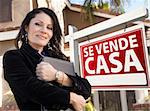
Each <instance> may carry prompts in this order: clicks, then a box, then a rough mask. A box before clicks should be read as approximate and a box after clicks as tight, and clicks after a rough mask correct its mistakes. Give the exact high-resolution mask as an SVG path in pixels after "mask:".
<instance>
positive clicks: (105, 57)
mask: <svg viewBox="0 0 150 111" xmlns="http://www.w3.org/2000/svg"><path fill="white" fill-rule="evenodd" d="M79 53H80V54H79V55H80V64H81V74H82V76H83V77H85V78H87V79H88V81H89V82H90V83H91V85H92V86H93V88H96V89H97V88H106V87H109V88H114V87H115V88H121V87H124V88H133V87H134V88H135V87H141V88H142V87H145V88H146V87H149V82H148V81H149V62H148V52H147V46H146V38H145V30H144V25H136V26H133V27H130V28H127V29H126V30H120V31H117V32H114V33H110V34H107V35H104V36H100V37H96V38H94V39H91V40H89V41H85V42H82V43H79Z"/></svg>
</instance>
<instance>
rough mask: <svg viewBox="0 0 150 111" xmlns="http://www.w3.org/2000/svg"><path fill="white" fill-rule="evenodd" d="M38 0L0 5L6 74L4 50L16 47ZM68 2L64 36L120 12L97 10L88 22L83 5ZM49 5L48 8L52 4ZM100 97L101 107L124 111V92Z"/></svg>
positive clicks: (148, 24) (131, 96) (149, 24)
mask: <svg viewBox="0 0 150 111" xmlns="http://www.w3.org/2000/svg"><path fill="white" fill-rule="evenodd" d="M38 2H39V0H1V1H0V6H2V7H0V14H1V15H0V75H2V57H3V54H4V52H5V51H6V50H9V49H14V48H15V46H14V39H15V37H16V35H17V33H18V30H19V27H20V24H21V22H22V20H23V18H24V17H25V15H26V13H27V12H29V11H30V10H32V9H33V8H36V7H38V5H39V4H38ZM43 2H44V0H43ZM45 2H46V1H45ZM65 4H66V6H65V7H64V9H63V18H64V35H68V34H69V32H68V25H72V26H75V27H76V28H77V29H78V30H82V29H84V28H86V27H89V26H91V25H93V24H96V23H99V22H103V21H105V20H108V19H111V18H113V17H116V16H117V14H116V13H110V12H109V11H105V10H98V11H94V22H93V23H90V22H89V21H86V20H85V19H84V18H83V16H84V14H83V13H82V10H81V8H82V7H81V6H80V5H76V4H71V3H70V2H69V1H68V0H66V1H65ZM6 6H7V7H6ZM4 7H5V8H4ZM46 7H48V5H47V6H46ZM2 12H7V13H2ZM141 22H143V23H144V24H145V28H146V34H147V41H149V42H147V43H148V50H149V55H150V21H148V20H146V21H141ZM128 25H129V26H131V25H134V23H132V24H128ZM68 45H69V44H68V43H66V44H65V51H69V48H68ZM67 54H68V53H67ZM68 56H69V54H68ZM0 81H2V80H0ZM6 84H7V83H6V82H5V81H3V86H4V85H6ZM0 85H1V83H0ZM6 86H7V85H6ZM3 88H5V89H4V92H3V94H2V86H0V98H2V96H3V95H4V94H6V93H7V92H8V90H9V88H8V87H3ZM7 94H10V93H7ZM112 95H113V96H112ZM126 95H127V99H128V108H129V109H132V104H133V103H136V97H135V95H136V94H135V91H126ZM97 97H98V98H99V103H97V104H99V106H100V107H101V108H103V109H105V108H108V109H114V110H121V102H120V101H121V100H120V98H121V97H120V91H99V93H98V96H97ZM3 98H4V97H3ZM104 100H105V101H104ZM106 101H107V103H106ZM0 105H2V100H0ZM0 107H1V106H0Z"/></svg>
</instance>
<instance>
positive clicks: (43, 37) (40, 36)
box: [37, 35, 47, 39]
mask: <svg viewBox="0 0 150 111" xmlns="http://www.w3.org/2000/svg"><path fill="white" fill-rule="evenodd" d="M37 36H38V37H39V38H41V39H47V37H45V36H42V35H37Z"/></svg>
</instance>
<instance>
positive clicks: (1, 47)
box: [0, 40, 15, 56]
mask: <svg viewBox="0 0 150 111" xmlns="http://www.w3.org/2000/svg"><path fill="white" fill-rule="evenodd" d="M14 48H15V45H14V40H10V41H2V42H0V56H2V55H3V54H4V53H5V52H6V51H7V50H9V49H14Z"/></svg>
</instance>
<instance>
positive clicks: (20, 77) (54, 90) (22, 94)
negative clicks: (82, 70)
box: [3, 44, 91, 111]
mask: <svg viewBox="0 0 150 111" xmlns="http://www.w3.org/2000/svg"><path fill="white" fill-rule="evenodd" d="M49 56H53V54H50V55H49ZM41 60H42V56H41V55H40V54H39V53H38V51H37V50H35V49H33V48H32V47H31V46H30V45H29V44H24V45H23V46H22V47H21V48H20V49H17V50H10V51H7V52H6V53H5V54H4V57H3V68H4V78H5V80H6V81H7V82H8V83H9V86H10V88H11V90H12V92H13V94H14V97H15V99H16V102H17V104H18V107H19V109H20V110H26V111H27V110H28V111H31V110H36V111H38V110H40V109H41V105H43V106H44V107H45V108H46V109H55V110H57V109H67V108H69V107H70V106H71V105H70V104H69V101H70V91H73V92H76V93H77V94H80V95H82V96H83V97H84V98H85V99H87V98H88V97H89V96H90V94H91V86H90V84H89V82H88V81H87V80H86V79H83V78H81V77H79V76H76V77H73V76H69V75H68V76H69V77H70V78H71V79H72V81H73V86H72V87H63V86H60V85H58V83H56V82H55V81H52V82H50V83H48V82H45V81H41V80H39V79H37V77H36V73H35V70H36V66H37V64H38V63H40V62H41Z"/></svg>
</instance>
